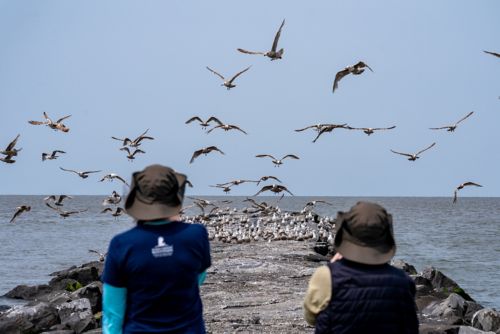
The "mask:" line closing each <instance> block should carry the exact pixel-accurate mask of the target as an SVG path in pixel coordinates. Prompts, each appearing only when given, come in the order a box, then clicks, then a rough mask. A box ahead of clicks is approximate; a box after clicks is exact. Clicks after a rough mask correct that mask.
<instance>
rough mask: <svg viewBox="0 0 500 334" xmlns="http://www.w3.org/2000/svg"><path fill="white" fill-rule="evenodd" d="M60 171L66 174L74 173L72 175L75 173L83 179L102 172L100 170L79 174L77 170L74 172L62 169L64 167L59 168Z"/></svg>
mask: <svg viewBox="0 0 500 334" xmlns="http://www.w3.org/2000/svg"><path fill="white" fill-rule="evenodd" d="M59 169H61V170H63V171H65V172H72V173H75V174H77V175H78V176H79V177H81V178H82V179H86V178H88V177H89V174H92V173H100V172H101V171H100V170H91V171H85V172H79V171H76V170H72V169H65V168H62V167H59Z"/></svg>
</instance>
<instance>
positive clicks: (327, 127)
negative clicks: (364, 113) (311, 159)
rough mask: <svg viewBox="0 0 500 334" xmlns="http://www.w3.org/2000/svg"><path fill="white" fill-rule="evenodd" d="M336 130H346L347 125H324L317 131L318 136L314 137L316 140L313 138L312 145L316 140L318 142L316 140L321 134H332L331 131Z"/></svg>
mask: <svg viewBox="0 0 500 334" xmlns="http://www.w3.org/2000/svg"><path fill="white" fill-rule="evenodd" d="M337 128H342V129H348V127H347V123H344V124H325V125H324V126H323V128H322V129H321V130H319V132H318V135H317V136H316V138H314V140H313V143H315V142H316V140H318V138H319V137H320V136H321V135H322V134H323V133H327V132H332V131H333V130H335V129H337Z"/></svg>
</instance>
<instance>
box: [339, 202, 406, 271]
mask: <svg viewBox="0 0 500 334" xmlns="http://www.w3.org/2000/svg"><path fill="white" fill-rule="evenodd" d="M335 230H336V234H335V241H334V243H335V248H336V250H337V251H338V252H339V253H340V254H342V256H343V257H345V258H346V259H348V260H351V261H355V262H359V263H365V264H383V263H387V262H389V261H390V260H391V259H392V257H393V256H394V254H395V253H396V242H395V241H394V232H393V228H392V215H390V214H388V213H387V211H386V210H385V209H384V208H383V207H382V206H380V205H378V204H376V203H370V202H358V203H356V205H354V206H353V207H352V208H351V209H350V210H349V211H348V212H338V214H337V220H336V222H335Z"/></svg>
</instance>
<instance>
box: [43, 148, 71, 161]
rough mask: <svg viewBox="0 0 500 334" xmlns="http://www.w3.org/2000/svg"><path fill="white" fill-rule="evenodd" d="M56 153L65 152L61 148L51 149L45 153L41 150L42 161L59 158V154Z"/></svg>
mask: <svg viewBox="0 0 500 334" xmlns="http://www.w3.org/2000/svg"><path fill="white" fill-rule="evenodd" d="M57 153H61V154H64V153H66V152H64V151H61V150H54V151H52V153H45V152H43V153H42V161H45V160H55V159H57V158H59V156H58V155H57Z"/></svg>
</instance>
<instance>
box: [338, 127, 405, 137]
mask: <svg viewBox="0 0 500 334" xmlns="http://www.w3.org/2000/svg"><path fill="white" fill-rule="evenodd" d="M395 127H396V126H395V125H393V126H391V127H388V128H353V127H350V126H347V127H346V129H349V130H362V131H363V132H364V133H366V134H367V135H368V136H369V135H371V134H373V133H374V132H375V131H380V130H392V129H394V128H395Z"/></svg>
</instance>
